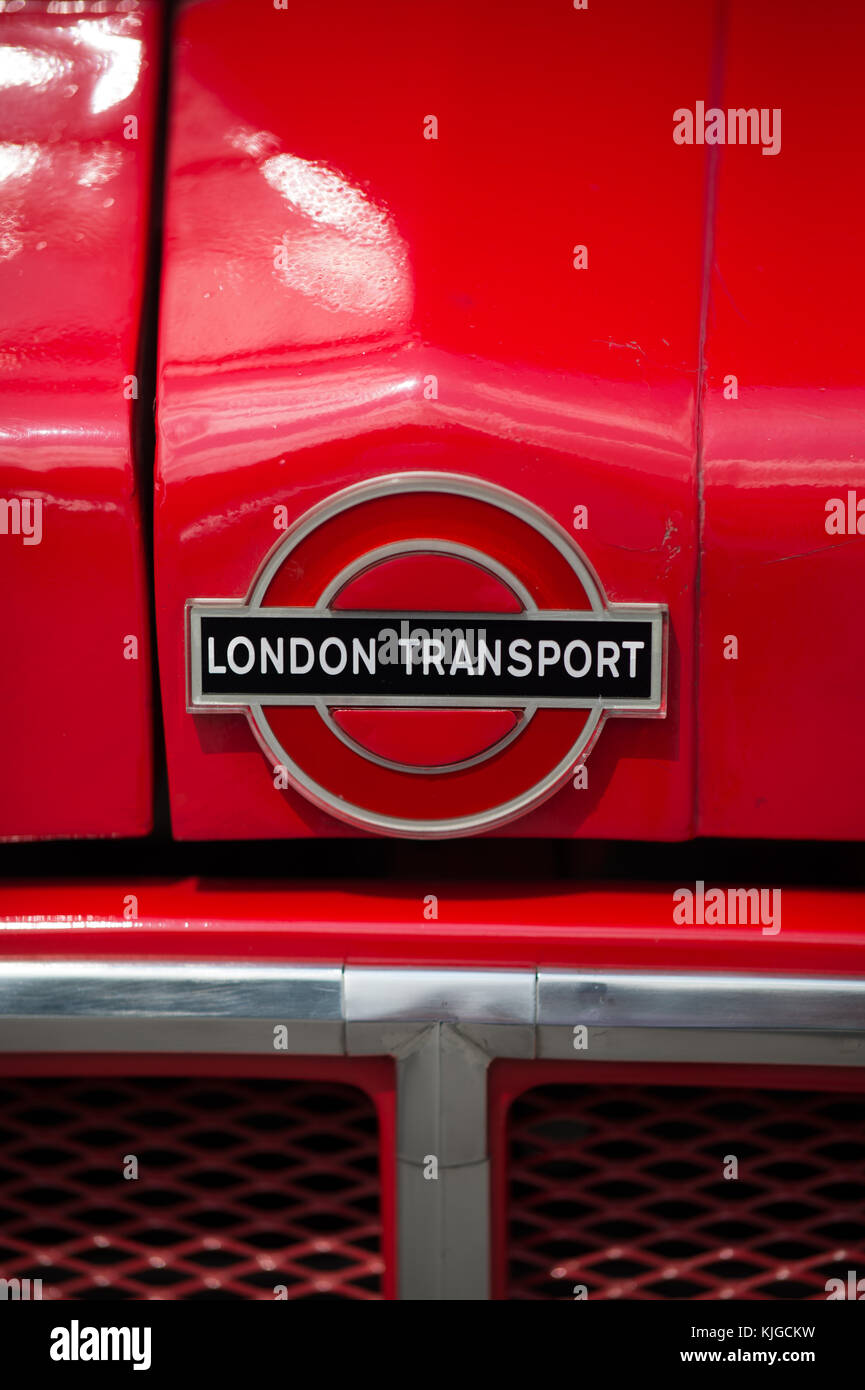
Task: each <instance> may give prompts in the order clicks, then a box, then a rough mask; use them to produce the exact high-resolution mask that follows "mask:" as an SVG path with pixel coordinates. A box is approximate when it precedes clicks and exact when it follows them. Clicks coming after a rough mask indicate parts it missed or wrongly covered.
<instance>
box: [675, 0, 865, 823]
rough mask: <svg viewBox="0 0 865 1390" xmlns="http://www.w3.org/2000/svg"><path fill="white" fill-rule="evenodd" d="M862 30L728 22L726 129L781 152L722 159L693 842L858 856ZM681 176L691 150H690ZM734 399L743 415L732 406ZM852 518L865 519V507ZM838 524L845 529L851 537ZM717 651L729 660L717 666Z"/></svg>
mask: <svg viewBox="0 0 865 1390" xmlns="http://www.w3.org/2000/svg"><path fill="white" fill-rule="evenodd" d="M863 46H865V14H863V11H862V9H861V8H860V7H858V6H855V5H849V4H846V3H844V0H837V2H836V3H829V4H828V5H826V6H824V7H823V8H821V11H820V20H819V23H816V24H815V23H814V16H813V14H810V13H809V12H808V10H807V8H803V7H801V6H792V7H787V8H785V9H784V11H783V19H781V18H780V12H779V11H778V10H777V9H776V8H775V7H774V6H763V5H752V4H749V3H747V0H734V3H733V4H732V5H731V6H730V7H729V18H728V27H727V33H726V41H725V50H724V51H725V54H726V61H725V66H724V75H723V83H722V85H721V87H720V88H719V90H718V93H717V105H718V106H720V107H722V108H731V107H732V108H736V107H746V108H747V107H758V108H759V107H765V108H767V109H775V108H779V109H780V111H781V148H780V152H779V153H778V154H776V155H763V154H761V151H760V149H759V148H758V147H754V146H734V145H726V146H719V147H717V164H718V167H717V189H716V194H715V214H714V227H713V230H712V234H713V241H712V247H711V257H712V259H711V265H712V276H711V299H710V305H709V317H708V325H707V343H706V358H707V371H706V383H705V392H704V398H703V500H704V508H705V515H704V534H703V545H704V555H703V564H702V582H701V591H700V592H701V657H700V741H699V769H700V775H699V814H698V829H699V831H700V832H701V833H703V834H707V835H740V836H778V837H783V836H790V837H813V838H819V839H857V838H861V837H863V836H865V720H863V717H862V708H863V705H862V697H863V689H865V647H863V643H862V637H861V608H862V594H863V584H865V516H863V517H862V519H861V521H860V523H859V530H858V533H857V532H856V531H855V529H854V530H853V531H852V532H851V531H850V530H849V528H848V527H847V526H846V525H845V530H844V531H843V532H841V533H839V534H828V533H827V529H826V524H827V521H828V520H829V516H828V513H827V504H828V503H829V502H830V501H831V499H833V498H834V499H840V500H843V502H844V504H845V505H844V511H845V513H846V510H847V509H846V501H847V494H848V492H849V491H853V492H855V493H856V495H857V498H858V499H862V500H863V501H865V370H863V354H862V341H861V320H862V311H863V307H865V264H863V257H862V242H861V235H860V228H861V222H862V194H861V188H860V186H859V184H858V182H857V181H856V180H852V181H851V179H850V169H851V168H852V167H853V166H854V165H856V164H857V163H858V162H859V161H860V159H861V151H862V147H863V142H865V111H863V106H862V102H861V99H860V81H859V76H858V74H859V70H860V61H859V60H860V57H861V54H862V51H863ZM681 153H682V154H683V156H685V157H686V158H688V157H692V156H693V155H695V154H696V153H697V151H696V148H690V149H689V148H683V149H682V150H681ZM731 377H735V378H737V383H738V398H737V399H728V398H726V397H725V385H726V388H727V395H728V396H730V395H731V387H732V382H731V381H730V378H731ZM863 512H865V507H863ZM845 522H846V517H845ZM730 636H735V637H736V638H737V639H738V660H729V659H725V656H724V651H725V644H726V643H727V640H728V638H729V637H730Z"/></svg>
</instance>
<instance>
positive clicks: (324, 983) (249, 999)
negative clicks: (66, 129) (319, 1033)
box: [0, 960, 343, 1023]
mask: <svg viewBox="0 0 865 1390" xmlns="http://www.w3.org/2000/svg"><path fill="white" fill-rule="evenodd" d="M342 974H343V972H342V967H341V966H307V965H247V964H243V965H234V964H232V965H213V964H211V963H201V962H192V961H190V962H188V963H174V962H171V963H164V962H159V963H155V962H149V961H148V962H144V961H142V962H129V961H124V962H114V961H52V962H50V963H44V962H32V961H8V960H7V961H2V962H0V1017H2V1016H4V1015H6V1016H9V1015H16V1016H19V1017H20V1016H27V1017H31V1018H32V1017H43V1016H48V1015H50V1016H52V1017H58V1018H60V1017H63V1018H81V1017H91V1018H92V1017H100V1018H118V1019H123V1018H129V1019H135V1018H141V1017H154V1016H158V1017H160V1018H176V1017H182V1018H192V1019H196V1018H201V1019H204V1018H221V1019H230V1018H285V1019H305V1020H309V1021H310V1022H311V1021H319V1022H336V1023H342V1021H343V1012H342Z"/></svg>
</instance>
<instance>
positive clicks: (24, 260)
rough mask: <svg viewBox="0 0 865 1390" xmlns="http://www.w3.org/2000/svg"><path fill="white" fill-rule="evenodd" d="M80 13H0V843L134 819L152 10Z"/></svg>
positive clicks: (142, 671) (143, 729) (145, 785)
mask: <svg viewBox="0 0 865 1390" xmlns="http://www.w3.org/2000/svg"><path fill="white" fill-rule="evenodd" d="M69 8H70V9H72V8H78V9H81V7H69ZM98 8H99V7H96V6H93V7H89V8H88V9H86V10H83V9H81V12H80V13H68V14H65V13H48V11H47V7H46V6H45V5H32V4H28V5H25V6H24V7H23V8H18V9H14V10H13V9H12V7H9V6H7V7H6V12H5V13H4V14H3V15H2V16H0V56H2V60H3V65H2V71H3V77H2V80H0V140H2V143H0V177H2V180H3V210H2V213H0V304H2V313H0V390H2V397H3V409H2V427H0V428H2V436H3V455H2V465H0V493H2V496H3V498H4V499H6V500H7V501H12V502H13V504H16V505H17V503H20V502H21V500H22V499H28V500H29V502H30V503H31V504H32V505H33V506H34V507H35V510H31V508H30V507H29V506H28V508H27V512H28V513H29V518H30V520H31V521H35V520H36V518H37V517H39V516H40V515H41V536H39V538H38V542H37V532H36V530H35V529H32V528H31V536H30V537H29V539H28V540H26V541H25V539H24V536H23V535H15V534H12V528H13V525H15V524H16V522H15V521H14V519H13V523H12V524H11V525H6V526H4V532H3V534H0V592H2V594H3V607H4V613H3V623H2V627H3V649H4V662H3V677H2V681H0V727H2V728H3V730H4V753H3V771H2V789H0V838H4V839H10V838H11V839H17V838H42V837H49V836H86V835H94V836H96V835H143V834H145V833H146V832H147V831H148V830H149V829H150V825H151V800H152V794H151V783H152V747H151V696H150V691H151V681H152V670H151V652H150V640H149V610H148V600H147V589H146V579H145V570H144V544H143V537H142V532H141V516H140V509H139V498H140V493H139V488H140V486H142V485H143V486H145V487H149V485H150V484H149V478H148V477H147V475H146V474H144V475H142V479H141V480H139V479H137V478H136V469H135V460H134V457H133V441H132V417H133V408H134V407H133V402H132V399H131V395H132V386H131V381H132V377H133V375H134V374H135V373H136V372H137V371H138V361H137V355H138V333H139V321H140V314H141V301H142V292H143V285H144V272H145V260H146V254H147V239H148V230H147V229H148V202H149V185H150V169H151V158H152V152H153V130H154V102H155V87H156V61H157V56H158V44H159V31H160V6H159V5H157V4H141V5H139V6H137V8H136V9H135V12H134V13H132V12H128V13H119V14H111V15H107V14H104V13H99V12H98ZM133 122H137V129H136V127H135V125H134V124H132V123H133ZM145 462H146V461H145ZM4 510H5V509H4ZM31 542H32V543H31ZM131 639H135V642H136V643H137V657H136V659H131V653H132V650H133V649H132V647H131V645H130V641H131ZM10 658H11V660H10Z"/></svg>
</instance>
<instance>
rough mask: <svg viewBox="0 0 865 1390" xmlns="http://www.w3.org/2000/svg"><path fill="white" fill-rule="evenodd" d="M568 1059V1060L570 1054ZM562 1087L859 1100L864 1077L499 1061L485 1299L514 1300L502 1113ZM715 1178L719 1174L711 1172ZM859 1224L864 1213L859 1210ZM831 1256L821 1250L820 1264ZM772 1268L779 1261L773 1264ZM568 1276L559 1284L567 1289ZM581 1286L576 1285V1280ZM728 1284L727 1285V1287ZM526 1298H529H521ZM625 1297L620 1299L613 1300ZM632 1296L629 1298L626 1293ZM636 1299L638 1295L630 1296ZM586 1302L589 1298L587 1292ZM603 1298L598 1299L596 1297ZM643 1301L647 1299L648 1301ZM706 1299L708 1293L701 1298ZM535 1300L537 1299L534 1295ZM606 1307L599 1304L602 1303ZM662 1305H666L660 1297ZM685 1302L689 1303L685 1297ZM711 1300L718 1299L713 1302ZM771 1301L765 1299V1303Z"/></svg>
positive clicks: (729, 1066) (803, 1068)
mask: <svg viewBox="0 0 865 1390" xmlns="http://www.w3.org/2000/svg"><path fill="white" fill-rule="evenodd" d="M575 1057H576V1054H575ZM555 1085H562V1086H567V1087H571V1088H573V1087H579V1086H580V1085H585V1086H586V1087H587V1088H590V1087H598V1086H600V1085H608V1086H609V1087H610V1089H611V1092H615V1089H616V1088H617V1087H618V1088H620V1089H621V1090H622V1091H624V1090H625V1089H626V1088H629V1087H630V1088H633V1087H635V1086H644V1087H650V1088H655V1087H672V1088H676V1087H677V1088H681V1089H682V1090H686V1089H688V1088H698V1089H704V1090H718V1091H719V1092H725V1091H730V1092H742V1091H754V1092H761V1091H775V1092H790V1093H791V1094H795V1093H796V1092H808V1091H821V1092H824V1093H831V1094H834V1095H838V1096H843V1095H848V1096H860V1097H861V1096H865V1072H863V1069H862V1068H861V1067H851V1068H849V1069H848V1068H838V1067H825V1066H807V1065H795V1064H791V1065H788V1066H783V1065H777V1064H765V1063H759V1062H754V1063H748V1062H744V1063H738V1062H737V1063H687V1062H683V1063H655V1062H651V1061H649V1062H632V1061H628V1062H602V1061H598V1062H591V1061H582V1060H580V1061H577V1062H576V1065H575V1063H574V1062H573V1061H545V1060H543V1059H535V1060H533V1061H511V1060H506V1059H499V1060H496V1061H494V1062H493V1063H492V1064H491V1066H490V1072H489V1133H490V1154H491V1160H492V1163H491V1167H492V1181H491V1203H492V1213H491V1261H492V1273H491V1297H492V1298H493V1299H495V1300H499V1301H502V1300H504V1301H513V1299H514V1297H516V1298H518V1299H519V1298H520V1297H521V1296H522V1295H519V1294H516V1295H515V1294H514V1293H513V1292H512V1289H513V1285H512V1281H511V1278H510V1233H509V1216H510V1211H509V1195H510V1180H511V1166H510V1133H509V1125H510V1112H511V1106H512V1105H513V1104H514V1102H516V1101H519V1100H520V1099H521V1098H523V1097H524V1096H526V1094H527V1093H528V1092H531V1091H534V1090H536V1089H538V1088H541V1087H547V1086H555ZM719 1174H720V1169H719ZM863 1220H865V1212H863ZM831 1253H832V1252H830V1251H829V1250H828V1249H827V1253H826V1262H827V1263H829V1262H830V1259H831ZM779 1263H783V1261H780V1262H779ZM571 1282H572V1281H571V1280H570V1278H569V1277H568V1278H564V1279H563V1285H564V1287H568V1288H570V1284H571ZM579 1282H584V1281H579ZM728 1282H730V1281H728ZM524 1296H527V1297H531V1295H524ZM621 1296H622V1297H623V1298H625V1299H627V1297H628V1295H627V1293H625V1292H623V1293H622V1295H621ZM632 1296H633V1295H632ZM636 1296H637V1297H639V1295H636ZM589 1297H595V1298H597V1295H592V1293H591V1292H590V1293H589ZM601 1297H603V1295H601ZM650 1297H651V1295H650ZM704 1297H707V1298H710V1299H711V1295H704ZM733 1297H740V1298H753V1297H755V1295H754V1294H750V1293H747V1292H745V1293H734V1294H733ZM541 1298H542V1299H543V1296H541ZM604 1301H606V1299H605V1300H604ZM664 1301H667V1300H666V1299H665V1300H664ZM685 1301H691V1299H686V1300H685ZM717 1301H719V1302H720V1301H721V1300H720V1299H719V1300H717ZM766 1301H771V1300H766Z"/></svg>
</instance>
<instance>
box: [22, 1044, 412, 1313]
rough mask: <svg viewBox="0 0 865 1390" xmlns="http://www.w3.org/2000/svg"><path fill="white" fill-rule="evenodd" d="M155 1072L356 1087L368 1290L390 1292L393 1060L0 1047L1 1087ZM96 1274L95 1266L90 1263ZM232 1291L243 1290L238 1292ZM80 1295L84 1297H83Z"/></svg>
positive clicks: (168, 1291) (156, 1293)
mask: <svg viewBox="0 0 865 1390" xmlns="http://www.w3.org/2000/svg"><path fill="white" fill-rule="evenodd" d="M160 1077H164V1078H181V1079H188V1080H190V1081H197V1080H201V1081H204V1082H208V1081H209V1082H217V1083H218V1082H219V1081H224V1082H225V1083H226V1084H227V1085H229V1086H230V1085H232V1084H233V1083H235V1082H237V1081H242V1080H261V1081H270V1082H279V1081H285V1082H287V1083H292V1082H299V1083H306V1084H309V1085H313V1086H314V1085H316V1084H317V1083H321V1084H322V1085H323V1086H328V1085H332V1086H340V1087H348V1088H351V1089H353V1090H356V1091H358V1092H360V1093H361V1095H363V1096H364V1097H365V1098H366V1099H367V1100H368V1101H369V1102H370V1106H371V1108H372V1111H373V1113H374V1116H375V1122H376V1129H377V1144H376V1145H375V1148H376V1156H377V1161H378V1178H377V1184H378V1190H379V1208H378V1222H379V1225H380V1233H381V1234H380V1252H379V1254H380V1260H381V1264H382V1270H381V1276H380V1292H379V1293H378V1294H377V1295H375V1294H372V1295H370V1297H372V1298H376V1297H377V1298H379V1299H381V1300H383V1301H387V1300H392V1299H394V1298H395V1297H396V1277H397V1271H396V1210H395V1205H396V1203H395V1192H396V1143H395V1135H396V1130H395V1125H396V1074H395V1066H394V1063H393V1060H392V1059H391V1058H390V1057H383V1056H377V1057H363V1058H340V1057H314V1056H293V1055H290V1054H286V1055H285V1056H275V1057H255V1056H242V1055H232V1054H220V1055H206V1054H194V1053H184V1054H166V1055H163V1054H160V1055H153V1054H150V1055H148V1054H143V1053H116V1054H111V1055H106V1054H100V1053H56V1052H54V1053H48V1052H46V1053H11V1052H7V1053H0V1086H2V1084H3V1083H4V1082H5V1081H19V1080H20V1081H26V1080H28V1079H31V1078H42V1079H54V1078H57V1079H70V1080H73V1081H81V1082H88V1081H92V1082H94V1083H96V1084H98V1083H99V1082H105V1083H106V1085H108V1086H110V1084H111V1082H112V1080H113V1081H115V1082H116V1083H117V1084H118V1085H120V1084H122V1083H123V1082H125V1081H127V1080H129V1081H134V1080H136V1079H139V1078H153V1079H158V1078H160ZM263 1104H265V1105H266V1100H264V1101H263ZM202 1118H203V1117H202ZM118 1175H119V1169H118ZM166 1181H167V1182H168V1183H169V1184H170V1182H171V1177H170V1174H166ZM272 1185H273V1186H274V1187H276V1186H278V1180H275V1181H273V1184H272ZM133 1186H134V1184H133ZM0 1195H2V1194H0ZM128 1201H129V1197H128V1195H126V1194H124V1196H123V1197H121V1199H120V1201H119V1202H118V1205H121V1204H124V1203H126V1202H128ZM217 1201H218V1194H217ZM170 1261H171V1252H170V1251H169V1252H168V1254H167V1263H168V1264H169V1265H170ZM27 1273H29V1274H30V1275H31V1276H32V1277H35V1276H38V1273H39V1271H38V1268H37V1267H36V1266H35V1264H34V1265H33V1266H32V1267H31V1268H28V1270H27ZM95 1273H96V1270H95V1269H94V1274H95ZM0 1274H2V1275H3V1276H4V1277H15V1276H16V1274H17V1275H19V1276H21V1275H22V1274H23V1270H12V1269H5V1268H4V1269H2V1270H0ZM273 1282H274V1285H276V1284H278V1283H280V1282H285V1281H284V1280H280V1279H279V1275H278V1271H274V1272H273ZM105 1296H106V1297H110V1294H109V1293H106V1295H105ZM229 1296H231V1295H229ZM235 1296H237V1297H242V1296H243V1295H242V1294H238V1295H235ZM53 1297H54V1298H55V1299H56V1300H57V1301H69V1302H74V1301H81V1300H79V1299H77V1298H76V1296H75V1295H71V1296H70V1297H69V1298H68V1299H67V1298H66V1297H65V1295H64V1293H63V1289H62V1287H60V1288H59V1290H58V1291H57V1293H56V1294H54V1295H53ZM127 1297H128V1295H127ZM150 1297H156V1298H160V1297H161V1298H164V1299H167V1300H173V1299H174V1298H175V1297H181V1298H183V1297H184V1296H183V1295H182V1294H180V1295H175V1294H174V1293H173V1292H172V1286H171V1285H167V1286H166V1287H165V1288H164V1289H163V1290H160V1289H159V1288H158V1287H156V1288H154V1290H153V1292H152V1294H149V1295H143V1294H142V1295H133V1296H132V1301H136V1302H137V1301H140V1300H141V1299H142V1298H150ZM195 1297H196V1298H201V1297H206V1295H203V1294H196V1296H195ZM288 1297H289V1300H290V1301H294V1300H295V1299H296V1297H297V1294H296V1293H295V1292H293V1289H292V1285H291V1284H289V1288H288ZM262 1298H263V1299H264V1300H265V1301H271V1298H270V1296H268V1295H267V1294H265V1293H263V1294H262ZM84 1301H85V1302H86V1301H90V1300H89V1299H85V1300H84ZM193 1301H195V1300H193Z"/></svg>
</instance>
